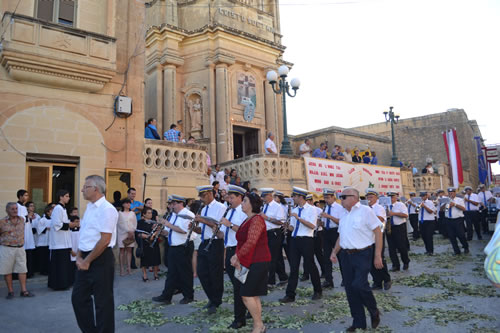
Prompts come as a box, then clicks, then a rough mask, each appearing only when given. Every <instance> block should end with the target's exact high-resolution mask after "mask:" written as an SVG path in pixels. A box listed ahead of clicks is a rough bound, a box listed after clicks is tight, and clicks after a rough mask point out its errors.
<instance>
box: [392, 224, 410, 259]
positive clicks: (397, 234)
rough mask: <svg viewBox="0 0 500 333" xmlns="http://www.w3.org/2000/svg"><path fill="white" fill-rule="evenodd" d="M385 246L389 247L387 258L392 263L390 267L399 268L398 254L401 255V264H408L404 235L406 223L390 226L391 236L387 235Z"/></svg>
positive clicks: (406, 243) (406, 238)
mask: <svg viewBox="0 0 500 333" xmlns="http://www.w3.org/2000/svg"><path fill="white" fill-rule="evenodd" d="M387 245H388V247H389V257H390V258H391V261H392V266H393V267H396V268H400V267H401V266H400V262H399V257H398V252H399V254H400V255H401V261H403V264H409V263H410V258H409V257H408V237H407V235H406V222H405V223H403V224H400V225H393V226H391V234H390V235H387Z"/></svg>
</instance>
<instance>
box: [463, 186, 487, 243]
mask: <svg viewBox="0 0 500 333" xmlns="http://www.w3.org/2000/svg"><path fill="white" fill-rule="evenodd" d="M464 189H465V196H464V203H465V211H464V217H465V225H466V226H467V240H468V241H471V240H472V236H473V235H474V232H473V230H472V229H473V228H474V229H476V235H477V239H483V236H482V235H481V215H480V214H479V202H480V201H479V196H478V195H477V194H476V193H474V192H472V187H470V186H466V187H465V188H464Z"/></svg>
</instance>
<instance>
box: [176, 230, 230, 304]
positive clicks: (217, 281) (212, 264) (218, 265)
mask: <svg viewBox="0 0 500 333" xmlns="http://www.w3.org/2000/svg"><path fill="white" fill-rule="evenodd" d="M208 243H209V240H204V241H203V242H201V244H200V247H199V248H198V266H197V269H196V270H197V273H198V278H199V279H200V283H201V286H202V287H203V290H204V291H205V294H206V295H207V297H208V300H209V304H211V305H212V306H219V305H221V304H222V294H223V293H224V240H223V239H214V240H213V241H212V245H210V249H209V250H208V251H206V250H205V248H206V247H207V246H208ZM169 250H170V249H169Z"/></svg>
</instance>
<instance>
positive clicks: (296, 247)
mask: <svg viewBox="0 0 500 333" xmlns="http://www.w3.org/2000/svg"><path fill="white" fill-rule="evenodd" d="M306 196H307V191H306V190H304V189H301V188H299V187H295V186H294V187H293V191H292V198H293V201H294V203H295V204H296V205H297V207H295V208H294V209H293V210H292V214H291V221H290V225H291V226H292V227H293V231H292V237H291V239H290V250H289V251H290V258H288V260H289V262H290V277H289V278H288V285H287V287H286V296H285V297H284V298H282V299H280V302H282V303H290V302H294V301H295V290H296V289H297V283H298V280H299V265H300V258H301V257H303V258H304V265H305V267H307V271H308V272H309V274H310V275H311V281H312V284H313V288H314V294H313V296H312V300H318V299H320V298H321V297H322V289H321V280H320V277H319V273H318V268H317V267H316V265H315V264H314V239H313V234H314V229H316V226H317V219H318V215H317V211H316V209H315V208H314V207H313V206H311V205H309V204H308V203H307V202H306Z"/></svg>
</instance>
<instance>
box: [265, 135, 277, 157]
mask: <svg viewBox="0 0 500 333" xmlns="http://www.w3.org/2000/svg"><path fill="white" fill-rule="evenodd" d="M267 149H271V152H268V151H267ZM264 150H265V153H266V154H277V153H278V149H277V148H276V144H275V143H274V141H273V140H271V138H268V139H267V140H266V142H265V143H264Z"/></svg>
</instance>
